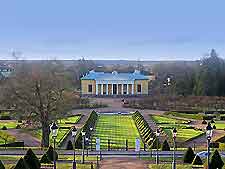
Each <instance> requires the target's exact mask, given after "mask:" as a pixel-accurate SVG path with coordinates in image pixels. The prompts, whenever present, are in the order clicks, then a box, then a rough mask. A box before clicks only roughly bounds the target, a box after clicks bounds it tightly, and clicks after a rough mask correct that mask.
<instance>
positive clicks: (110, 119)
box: [92, 115, 143, 149]
mask: <svg viewBox="0 0 225 169" xmlns="http://www.w3.org/2000/svg"><path fill="white" fill-rule="evenodd" d="M96 138H100V142H101V149H107V147H108V146H107V145H108V139H110V148H111V149H125V147H126V144H125V143H126V139H127V140H128V148H135V139H136V138H140V135H139V132H138V130H137V128H136V126H135V122H134V121H133V119H132V116H129V115H100V116H99V119H98V121H97V125H96V128H95V133H94V135H93V138H92V144H95V140H96ZM141 146H143V143H142V142H141Z"/></svg>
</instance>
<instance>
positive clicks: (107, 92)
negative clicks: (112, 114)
mask: <svg viewBox="0 0 225 169" xmlns="http://www.w3.org/2000/svg"><path fill="white" fill-rule="evenodd" d="M108 87H109V85H108V83H106V95H108V94H109V91H108V90H109V89H108Z"/></svg>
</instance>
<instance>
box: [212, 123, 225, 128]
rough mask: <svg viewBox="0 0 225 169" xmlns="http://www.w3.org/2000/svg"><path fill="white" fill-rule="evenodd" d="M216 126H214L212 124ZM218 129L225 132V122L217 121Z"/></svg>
mask: <svg viewBox="0 0 225 169" xmlns="http://www.w3.org/2000/svg"><path fill="white" fill-rule="evenodd" d="M212 125H214V124H212ZM215 125H216V129H218V130H224V129H225V122H224V121H216V123H215Z"/></svg>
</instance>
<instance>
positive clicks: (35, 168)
mask: <svg viewBox="0 0 225 169" xmlns="http://www.w3.org/2000/svg"><path fill="white" fill-rule="evenodd" d="M24 160H25V161H26V163H27V164H28V166H29V168H32V169H40V168H41V164H40V162H39V159H38V158H37V156H36V155H35V154H34V152H33V151H32V150H31V149H29V150H27V153H26V155H25V156H24Z"/></svg>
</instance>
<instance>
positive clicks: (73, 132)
mask: <svg viewBox="0 0 225 169" xmlns="http://www.w3.org/2000/svg"><path fill="white" fill-rule="evenodd" d="M71 133H72V137H73V169H76V154H75V138H76V134H77V129H76V127H75V126H74V127H73V129H72V131H71Z"/></svg>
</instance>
